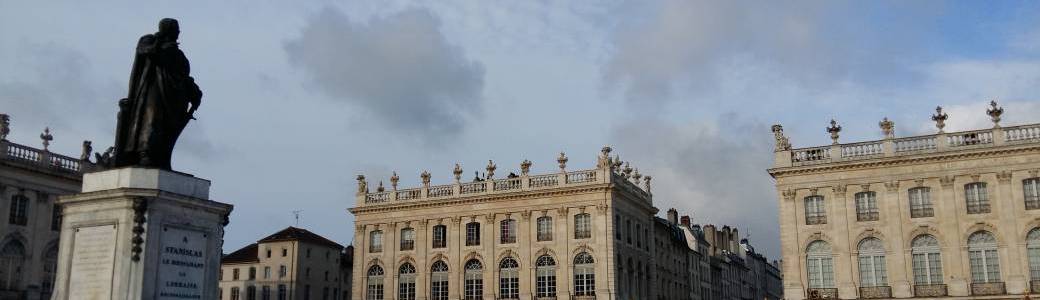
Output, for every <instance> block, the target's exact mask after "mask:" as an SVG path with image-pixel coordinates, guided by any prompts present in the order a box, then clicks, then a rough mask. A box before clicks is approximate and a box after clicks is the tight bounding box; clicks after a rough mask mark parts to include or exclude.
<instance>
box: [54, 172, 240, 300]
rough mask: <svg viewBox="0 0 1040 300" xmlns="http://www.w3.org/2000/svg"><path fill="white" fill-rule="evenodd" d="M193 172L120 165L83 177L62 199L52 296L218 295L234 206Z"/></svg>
mask: <svg viewBox="0 0 1040 300" xmlns="http://www.w3.org/2000/svg"><path fill="white" fill-rule="evenodd" d="M209 186H210V182H209V181H208V180H205V179H200V178H196V177H194V176H191V175H187V174H182V173H176V172H170V171H164V170H158V169H144V168H121V169H114V170H108V171H102V172H96V173H88V174H84V175H83V189H82V190H83V192H82V193H80V194H76V195H71V196H65V197H61V199H60V200H59V201H58V203H59V204H61V205H62V207H63V216H64V219H63V224H62V231H61V244H60V249H59V258H58V267H57V271H56V273H57V280H56V284H55V289H54V296H53V298H52V299H178V298H179V299H184V298H196V299H214V298H216V297H217V293H218V290H217V289H218V285H217V282H218V281H219V279H218V278H217V276H218V272H219V269H220V257H221V253H222V251H221V247H222V244H223V236H224V225H225V224H227V218H228V215H229V214H230V213H231V209H232V206H231V205H228V204H224V203H220V202H216V201H211V200H209Z"/></svg>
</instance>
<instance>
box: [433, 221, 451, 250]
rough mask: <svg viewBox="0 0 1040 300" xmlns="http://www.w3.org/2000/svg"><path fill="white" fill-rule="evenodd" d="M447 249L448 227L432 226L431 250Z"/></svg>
mask: <svg viewBox="0 0 1040 300" xmlns="http://www.w3.org/2000/svg"><path fill="white" fill-rule="evenodd" d="M446 247H448V226H444V225H436V226H433V248H446Z"/></svg>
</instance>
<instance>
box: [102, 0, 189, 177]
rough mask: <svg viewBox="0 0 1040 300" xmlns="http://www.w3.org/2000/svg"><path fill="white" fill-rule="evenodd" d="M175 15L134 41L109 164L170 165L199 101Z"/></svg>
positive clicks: (159, 166) (161, 166)
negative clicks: (132, 54)
mask: <svg viewBox="0 0 1040 300" xmlns="http://www.w3.org/2000/svg"><path fill="white" fill-rule="evenodd" d="M179 35H180V26H179V25H178V24H177V20H174V19H168V18H167V19H162V20H161V21H159V32H156V33H155V34H146V35H144V36H142V37H141V38H140V39H139V40H138V41H137V51H136V54H135V55H134V64H133V68H132V69H131V72H130V89H129V93H128V95H127V97H126V98H125V99H122V100H120V101H119V117H118V119H119V120H118V123H117V125H116V142H115V162H114V165H113V167H124V166H141V167H151V168H161V169H167V170H169V169H170V157H171V155H172V154H173V146H174V144H176V142H177V137H179V136H180V134H181V131H182V130H184V126H186V125H188V121H189V120H192V119H194V117H193V114H194V113H195V110H196V109H198V107H199V104H200V102H201V100H202V91H201V90H199V87H198V85H196V84H195V80H194V79H193V78H191V76H190V70H191V68H190V67H189V65H188V58H187V57H185V56H184V52H181V50H180V49H179V48H178V47H177V37H178V36H179Z"/></svg>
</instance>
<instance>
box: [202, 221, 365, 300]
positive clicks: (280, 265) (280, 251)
mask: <svg viewBox="0 0 1040 300" xmlns="http://www.w3.org/2000/svg"><path fill="white" fill-rule="evenodd" d="M352 257H353V248H352V247H347V248H346V249H344V248H343V246H341V245H340V244H338V243H336V242H333V241H331V240H329V239H326V238H324V237H322V236H320V235H317V234H315V233H313V232H310V231H308V230H306V229H301V228H296V227H289V228H286V229H283V230H281V231H278V232H276V233H274V234H271V235H270V236H267V237H265V238H263V239H260V240H259V241H257V242H256V243H253V244H249V245H247V246H245V247H243V248H242V249H239V250H237V251H235V252H232V253H231V254H228V255H225V256H224V257H223V258H222V259H221V266H220V299H221V300H312V299H313V300H349V299H351V297H350V284H351V281H350V280H351V279H350V278H351V275H352V274H351V270H350V266H351V263H352Z"/></svg>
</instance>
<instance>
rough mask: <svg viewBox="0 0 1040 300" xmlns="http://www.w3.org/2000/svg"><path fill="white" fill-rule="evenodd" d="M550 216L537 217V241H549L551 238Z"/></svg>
mask: <svg viewBox="0 0 1040 300" xmlns="http://www.w3.org/2000/svg"><path fill="white" fill-rule="evenodd" d="M552 233H553V230H552V217H549V216H544V217H540V218H538V241H539V242H544V241H551V240H552V239H553V238H552Z"/></svg>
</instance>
